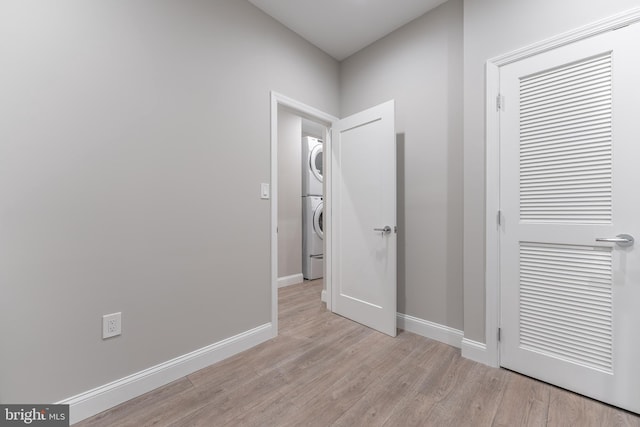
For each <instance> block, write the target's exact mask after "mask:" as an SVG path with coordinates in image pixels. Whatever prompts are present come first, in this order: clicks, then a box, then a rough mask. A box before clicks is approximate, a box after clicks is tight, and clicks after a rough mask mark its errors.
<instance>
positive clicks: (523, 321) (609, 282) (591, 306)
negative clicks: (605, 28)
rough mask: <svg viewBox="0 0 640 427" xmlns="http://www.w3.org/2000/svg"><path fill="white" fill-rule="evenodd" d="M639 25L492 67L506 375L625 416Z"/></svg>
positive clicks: (635, 356)
mask: <svg viewBox="0 0 640 427" xmlns="http://www.w3.org/2000/svg"><path fill="white" fill-rule="evenodd" d="M639 28H640V26H639V25H632V26H630V27H627V28H623V29H620V30H617V31H613V32H609V33H605V34H603V35H600V36H597V37H594V38H591V39H587V40H584V41H581V42H578V43H575V44H572V45H569V46H565V47H562V48H558V49H555V50H553V51H550V52H547V53H543V54H540V55H536V56H534V57H531V58H528V59H524V60H521V61H518V62H516V63H513V64H509V65H506V66H503V67H502V68H501V69H500V91H501V93H502V94H503V95H504V97H505V100H506V102H505V106H506V107H505V109H504V111H502V112H501V113H500V157H501V159H500V165H501V166H500V173H501V181H500V203H501V211H502V212H503V218H504V220H505V221H504V222H503V225H502V228H501V237H500V264H501V277H500V282H501V285H500V286H501V291H500V292H501V303H500V304H501V321H500V325H501V329H502V340H501V344H500V359H501V364H502V366H505V367H507V368H510V369H513V370H516V371H519V372H522V373H524V374H526V375H530V376H533V377H536V378H540V379H542V380H544V381H548V382H550V383H553V384H556V385H559V386H561V387H565V388H568V389H571V390H574V391H576V392H578V393H581V394H584V395H587V396H590V397H594V398H596V399H598V400H602V401H605V402H608V403H611V404H614V405H617V406H620V407H623V408H625V409H628V410H631V411H634V412H640V386H639V384H640V364H638V360H640V344H639V341H638V340H637V338H636V337H635V335H636V333H635V332H636V331H637V328H638V326H640V315H639V313H640V310H638V309H637V304H638V303H639V302H640V250H639V249H640V248H638V247H637V245H636V246H631V247H627V248H623V247H620V246H619V245H616V244H614V243H606V242H598V241H596V239H597V238H602V237H605V238H611V237H616V236H617V235H619V234H622V233H626V234H630V235H633V236H635V237H640V197H638V196H637V189H636V187H637V185H638V184H637V183H640V168H638V161H639V160H640V144H639V142H640V141H639V140H638V138H639V135H640V118H639V117H640V116H638V107H637V105H638V100H640V86H639V85H638V76H640V60H639V59H638V58H639V57H638V54H637V46H634V45H636V44H637V43H636V41H637V40H640V29H639Z"/></svg>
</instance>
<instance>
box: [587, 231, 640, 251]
mask: <svg viewBox="0 0 640 427" xmlns="http://www.w3.org/2000/svg"><path fill="white" fill-rule="evenodd" d="M596 242H607V243H615V244H617V245H618V246H620V247H623V248H627V247H629V246H632V245H633V242H634V239H633V236H631V235H629V234H618V235H617V236H616V237H597V238H596Z"/></svg>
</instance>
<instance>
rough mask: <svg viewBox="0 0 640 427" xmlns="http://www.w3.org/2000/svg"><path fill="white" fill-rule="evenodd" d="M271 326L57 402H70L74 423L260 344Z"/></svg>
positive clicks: (72, 421)
mask: <svg viewBox="0 0 640 427" xmlns="http://www.w3.org/2000/svg"><path fill="white" fill-rule="evenodd" d="M272 328H273V326H272V324H271V323H266V324H264V325H261V326H258V327H256V328H253V329H251V330H248V331H245V332H243V333H241V334H238V335H235V336H233V337H230V338H227V339H224V340H222V341H218V342H216V343H214V344H211V345H208V346H206V347H203V348H200V349H198V350H195V351H192V352H191V353H188V354H185V355H182V356H179V357H176V358H174V359H171V360H169V361H167V362H163V363H160V364H158V365H156V366H152V367H150V368H147V369H144V370H142V371H140V372H136V373H135V374H132V375H129V376H127V377H124V378H121V379H119V380H116V381H113V382H111V383H109V384H105V385H102V386H100V387H96V388H94V389H93V390H89V391H86V392H84V393H80V394H78V395H76V396H73V397H70V398H68V399H64V400H62V401H60V402H56V403H57V404H64V405H69V410H70V414H69V416H70V422H71V424H74V423H77V422H79V421H82V420H84V419H86V418H89V417H92V416H94V415H96V414H99V413H100V412H103V411H106V410H107V409H110V408H113V407H114V406H116V405H119V404H121V403H123V402H126V401H127V400H130V399H133V398H134V397H137V396H140V395H142V394H144V393H147V392H149V391H151V390H154V389H156V388H158V387H162V386H163V385H166V384H169V383H170V382H172V381H175V380H177V379H179V378H182V377H184V376H186V375H189V374H191V373H193V372H195V371H198V370H200V369H202V368H206V367H207V366H209V365H213V364H214V363H217V362H219V361H221V360H224V359H226V358H228V357H231V356H233V355H235V354H238V353H240V352H243V351H245V350H248V349H250V348H251V347H254V346H256V345H258V344H260V343H263V342H265V341H267V340H269V339H271V338H272V336H273V335H272V334H273V331H272Z"/></svg>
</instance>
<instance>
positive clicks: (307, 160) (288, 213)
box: [278, 106, 326, 287]
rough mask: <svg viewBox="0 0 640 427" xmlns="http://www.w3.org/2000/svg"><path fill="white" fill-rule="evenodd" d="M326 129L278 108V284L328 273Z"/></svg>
mask: <svg viewBox="0 0 640 427" xmlns="http://www.w3.org/2000/svg"><path fill="white" fill-rule="evenodd" d="M325 132H326V127H325V126H324V125H322V124H321V123H317V122H314V121H312V120H309V119H307V118H304V117H301V116H300V115H299V114H298V113H297V112H295V111H292V110H290V109H288V108H286V107H283V106H280V107H278V287H284V286H289V285H294V284H297V283H301V282H302V281H303V280H317V279H321V278H322V277H323V270H324V259H323V258H324V241H323V227H324V221H323V218H324V203H323V196H324V185H323V184H324V182H323V179H322V174H323V138H324V134H325Z"/></svg>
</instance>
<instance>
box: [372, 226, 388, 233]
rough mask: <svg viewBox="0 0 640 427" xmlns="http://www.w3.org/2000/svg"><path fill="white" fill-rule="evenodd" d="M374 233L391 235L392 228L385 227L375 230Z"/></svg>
mask: <svg viewBox="0 0 640 427" xmlns="http://www.w3.org/2000/svg"><path fill="white" fill-rule="evenodd" d="M373 231H379V232H381V233H382V234H389V233H391V227H389V226H388V225H385V226H384V227H383V228H374V229H373Z"/></svg>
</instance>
